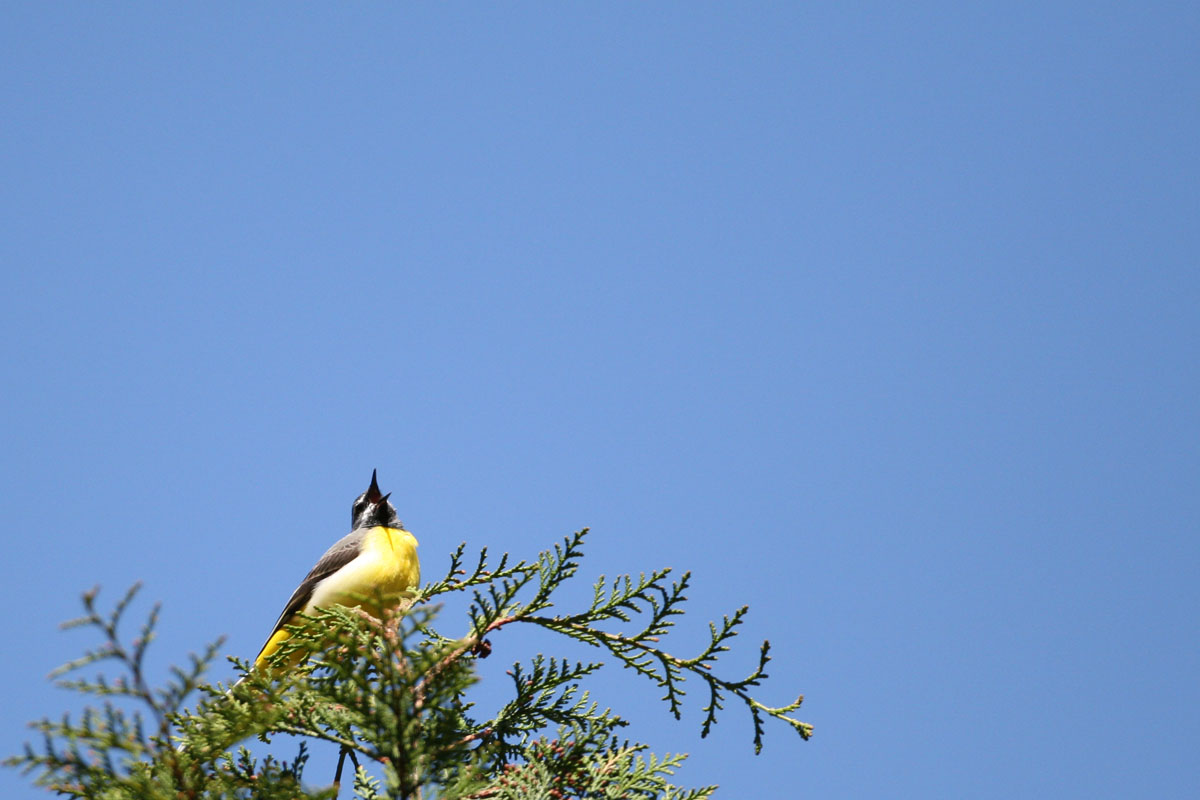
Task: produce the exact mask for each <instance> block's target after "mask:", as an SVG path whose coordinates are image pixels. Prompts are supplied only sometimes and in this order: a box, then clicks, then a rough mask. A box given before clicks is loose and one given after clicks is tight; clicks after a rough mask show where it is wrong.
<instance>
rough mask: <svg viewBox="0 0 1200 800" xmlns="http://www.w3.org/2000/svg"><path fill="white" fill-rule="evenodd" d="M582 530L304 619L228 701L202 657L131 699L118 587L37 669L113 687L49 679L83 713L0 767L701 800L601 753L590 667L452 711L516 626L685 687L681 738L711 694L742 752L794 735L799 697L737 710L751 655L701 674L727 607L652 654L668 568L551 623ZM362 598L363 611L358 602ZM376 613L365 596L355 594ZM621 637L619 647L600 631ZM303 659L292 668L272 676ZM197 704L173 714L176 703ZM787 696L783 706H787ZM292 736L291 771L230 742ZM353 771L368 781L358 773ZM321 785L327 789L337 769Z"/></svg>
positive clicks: (667, 759) (625, 745) (670, 689)
mask: <svg viewBox="0 0 1200 800" xmlns="http://www.w3.org/2000/svg"><path fill="white" fill-rule="evenodd" d="M586 534H587V531H586V530H584V531H580V532H578V533H576V534H574V535H572V536H570V537H567V538H566V539H565V540H564V541H563V542H562V543H561V544H559V545H556V546H555V547H554V548H552V549H551V550H548V551H545V552H543V553H541V554H540V555H539V557H538V558H537V559H536V560H534V561H532V562H525V561H521V562H517V563H515V564H510V563H509V559H508V557H507V555H505V556H504V557H503V558H501V559H500V562H499V563H498V564H497V565H495V566H494V567H491V566H489V564H488V562H487V552H486V550H485V551H484V552H483V553H481V554H480V557H479V560H478V562H477V563H476V564H475V566H474V567H473V568H472V569H470V570H467V569H464V560H463V550H464V548H463V546H461V545H460V546H459V548H458V549H457V550H456V551H455V552H454V553H453V554H452V556H451V564H450V568H449V570H448V571H447V573H446V576H445V577H444V578H443V579H441V580H439V581H436V582H434V583H431V584H428V585H427V586H425V587H424V589H423V590H422V591H421V592H420V593H419V594H418V595H417V596H416V597H415V598H409V599H407V600H405V601H404V602H401V603H396V602H395V601H393V602H392V603H379V604H378V605H377V607H379V606H383V607H386V606H388V605H391V606H393V607H394V608H395V610H394V611H393V612H390V613H388V614H386V615H385V616H384V617H383V618H382V619H377V618H374V617H372V616H370V615H368V614H366V613H364V612H363V611H361V610H359V609H357V608H345V607H342V606H336V607H333V608H328V609H322V610H320V611H318V612H317V613H316V614H314V615H313V616H312V617H311V618H306V619H304V620H302V621H301V623H300V624H298V625H295V626H293V627H291V629H290V630H291V631H292V637H291V638H290V639H289V640H288V641H287V643H286V644H285V645H284V647H282V648H281V649H280V651H279V652H278V653H277V654H276V655H275V656H273V659H272V664H273V666H274V667H276V669H275V670H274V671H272V670H260V671H254V670H250V669H249V665H248V664H246V663H245V662H241V661H238V660H236V659H232V660H233V662H234V663H235V664H236V665H237V666H238V668H239V669H240V670H241V672H242V673H243V675H244V677H243V678H242V680H240V681H238V682H237V683H236V684H234V685H233V686H231V687H226V686H224V685H220V684H218V685H217V686H215V687H213V686H209V685H207V684H204V683H202V680H201V679H202V676H203V674H204V673H205V671H206V670H207V668H208V666H209V664H210V663H211V662H212V661H213V659H214V658H215V657H216V654H217V651H218V648H219V647H220V644H221V643H220V642H216V643H214V644H212V645H210V646H209V647H208V648H207V649H206V650H205V651H204V653H203V654H201V655H199V656H193V657H192V659H191V663H190V664H189V666H188V668H186V669H179V668H172V670H171V673H170V677H169V678H168V679H167V681H166V683H165V684H164V685H163V686H161V687H157V688H152V687H151V686H149V685H148V683H147V680H146V677H145V671H144V659H145V654H146V648H147V646H148V645H149V643H150V642H151V641H152V639H153V638H154V626H155V623H156V622H157V619H158V609H157V607H156V608H155V609H154V610H153V611H152V612H151V614H150V618H149V620H148V621H147V623H146V625H145V626H144V627H143V628H142V630H141V633H140V635H139V636H138V637H137V638H136V639H134V640H133V642H132V643H130V644H128V645H126V644H124V643H123V640H122V638H121V636H120V633H119V631H118V626H119V625H120V622H121V620H122V616H123V615H124V613H125V611H126V610H127V608H128V606H129V603H130V601H131V600H132V599H133V597H134V595H135V593H136V591H137V589H138V587H137V586H135V587H133V588H132V589H131V590H130V591H129V592H128V593H127V594H126V595H125V596H124V597H123V598H122V599H121V600H120V601H119V602H118V603H117V604H116V606H115V608H114V609H113V610H112V612H110V613H109V614H107V615H102V614H101V613H99V612H98V611H97V610H96V605H95V602H96V592H95V590H93V591H91V592H88V593H86V594H85V595H84V597H83V602H84V608H85V611H86V614H85V615H84V616H83V617H81V618H79V619H77V620H72V621H71V622H70V623H67V627H78V626H90V627H92V628H95V629H97V630H98V631H99V632H100V633H101V635H102V636H103V638H104V643H103V644H102V645H101V646H100V647H99V648H97V649H95V650H91V651H88V652H87V653H85V655H84V656H83V657H82V658H80V659H77V660H75V661H72V662H71V663H69V664H67V665H65V666H64V667H62V668H60V669H59V670H56V672H55V673H54V676H55V677H58V676H61V675H65V674H68V673H70V674H73V675H79V674H80V673H81V671H82V670H84V669H86V668H91V667H94V666H97V665H101V664H103V663H105V662H115V663H116V664H117V665H118V666H119V668H120V669H121V671H122V675H121V676H120V677H118V678H116V679H114V680H111V681H110V680H109V679H107V678H105V677H104V676H103V675H96V676H94V677H82V678H78V677H76V678H72V679H70V680H62V681H60V684H61V685H63V686H65V687H67V688H70V689H73V690H75V691H77V692H80V693H83V694H85V695H89V696H92V697H94V698H97V700H98V702H100V704H101V706H100V708H99V709H94V708H89V709H88V710H86V711H85V712H84V713H83V715H82V716H81V717H79V718H78V719H72V718H70V717H68V716H64V717H63V718H62V720H61V721H57V722H55V721H50V720H48V719H46V720H42V721H41V722H38V723H35V724H34V727H35V728H36V729H37V730H38V731H40V732H41V734H42V742H41V747H40V748H35V747H34V746H33V745H26V747H25V752H24V754H22V755H19V756H15V757H13V758H10V759H8V761H7V762H6V764H8V765H10V766H16V767H18V768H21V769H23V770H25V771H26V772H27V773H33V774H34V776H35V777H34V781H35V783H36V784H37V785H39V786H42V787H45V788H47V789H50V790H52V791H55V792H59V793H61V794H65V795H68V796H71V797H86V798H111V799H112V800H120V799H123V798H130V799H132V798H139V799H145V800H157V798H162V799H163V800H167V798H171V800H176V799H177V798H249V797H255V798H267V800H272V799H273V798H284V797H287V798H297V797H301V798H322V797H323V798H329V797H335V796H336V795H337V793H338V789H339V786H338V783H337V780H335V783H334V785H332V786H329V787H327V788H324V789H320V790H316V789H312V788H305V786H304V784H303V773H304V767H305V764H306V762H307V749H306V744H305V742H307V741H310V740H316V741H324V742H329V743H331V744H333V745H337V746H338V747H339V748H340V749H341V752H342V753H343V757H346V756H348V757H349V758H350V759H351V761H352V762H353V764H354V765H355V766H354V771H353V773H352V774H353V789H354V793H355V796H356V797H360V798H364V799H366V798H385V797H386V798H420V797H430V798H433V797H436V798H444V799H445V800H467V799H468V798H497V799H499V800H509V799H511V800H519V799H525V800H529V799H532V798H566V797H588V798H629V797H636V798H680V799H682V798H689V799H690V798H702V797H708V796H710V795H711V794H712V792H713V791H714V789H715V787H704V788H700V789H695V790H690V791H686V790H683V789H680V788H678V787H676V786H674V785H673V784H672V783H671V780H672V778H673V774H674V772H675V770H676V769H677V768H678V767H679V765H680V764H681V763H682V762H683V760H684V758H685V756H682V755H668V756H662V757H659V756H655V755H653V754H650V753H648V752H647V750H646V746H645V745H641V744H634V743H630V742H628V741H623V740H621V739H620V738H619V737H618V736H617V735H616V732H617V730H618V729H620V728H622V727H624V726H625V724H626V723H625V721H624V720H623V719H621V718H620V717H619V716H618V715H617V714H616V713H614V712H613V711H612V710H611V709H608V708H601V706H600V705H599V703H598V702H596V701H594V700H592V698H591V697H590V695H589V694H588V692H587V691H586V690H585V689H583V687H582V683H583V682H584V681H586V679H587V677H588V676H589V675H591V674H592V673H594V672H596V671H597V670H599V669H602V668H603V667H604V663H602V662H599V661H597V662H572V661H570V660H566V659H562V658H558V657H554V656H545V655H542V654H540V653H539V654H536V655H534V656H532V657H531V658H529V659H528V660H526V661H524V662H517V663H515V664H513V666H512V669H511V670H510V672H509V675H510V676H511V678H512V694H511V698H510V699H509V700H508V701H507V702H506V703H505V704H504V705H503V706H501V707H500V708H499V709H498V710H496V711H495V712H494V713H490V714H484V715H481V716H477V714H478V712H477V711H476V709H475V708H474V707H473V705H472V703H471V702H470V701H469V699H468V697H467V695H468V692H469V689H470V687H471V685H472V684H473V683H474V682H475V664H476V661H477V659H479V658H485V657H487V655H488V654H489V653H490V651H491V639H490V638H489V637H495V636H498V635H500V634H501V632H502V631H503V629H505V628H506V627H510V626H513V625H518V624H526V625H533V626H536V627H538V628H541V629H543V630H547V631H550V632H552V633H556V634H560V635H562V636H565V637H568V638H570V639H574V640H577V641H579V642H582V643H583V644H585V645H588V646H590V647H593V648H598V649H600V650H601V651H603V652H604V653H605V654H607V656H609V657H610V658H611V660H612V663H615V664H619V665H622V666H624V667H628V668H630V669H632V670H634V671H635V672H636V673H638V674H640V675H643V676H645V677H646V678H648V679H649V680H651V681H653V682H654V683H655V684H656V685H658V686H659V687H660V688H661V689H662V690H663V692H664V695H663V699H664V701H665V702H666V704H667V707H668V709H669V710H670V711H671V712H672V713H673V714H674V715H675V716H676V718H679V716H680V712H681V710H682V708H683V703H684V700H685V698H686V694H687V693H686V691H685V684H686V683H687V681H688V680H696V681H699V682H700V684H701V685H702V686H703V687H704V688H705V689H706V690H707V691H706V696H707V702H706V704H705V705H704V706H703V707H702V710H703V712H704V718H703V721H702V723H701V731H700V732H701V735H702V736H704V735H707V734H708V732H709V731H710V730H711V728H712V725H713V724H714V723H715V722H716V719H717V714H718V712H720V711H721V710H722V709H723V708H724V704H725V702H726V701H727V700H728V699H729V698H734V699H736V700H737V701H740V702H741V704H742V705H744V706H745V707H746V709H747V711H748V713H749V716H750V719H751V721H752V724H753V732H754V733H753V744H754V749H755V751H756V752H757V751H758V750H759V749H761V747H762V738H763V735H764V729H765V722H766V720H767V719H768V718H774V719H778V720H780V721H782V722H783V723H785V724H786V725H787V726H788V727H790V728H791V729H792V730H794V731H795V732H797V733H798V734H799V735H800V736H801V737H803V738H805V739H807V738H808V737H809V736H810V735H811V732H812V729H811V727H810V726H809V725H807V724H805V723H802V722H800V721H798V720H796V719H795V718H793V717H792V716H790V714H791V713H792V712H793V711H794V710H795V709H797V708H798V707H799V705H800V699H797V700H796V701H795V702H794V703H790V704H788V705H784V706H780V707H771V706H767V705H765V704H763V703H761V702H759V701H758V700H756V699H755V698H754V697H753V696H752V695H751V694H750V691H751V690H752V689H756V688H757V687H759V686H760V685H761V683H762V681H763V680H764V679H765V678H766V677H767V675H766V672H765V667H766V665H767V662H768V661H769V660H770V657H769V655H768V649H769V648H768V644H767V643H766V642H764V643H763V644H762V647H761V649H760V653H759V661H758V666H757V667H756V668H755V669H754V671H753V672H751V674H750V675H749V676H747V677H745V678H743V679H741V680H732V679H727V678H722V677H719V676H718V675H717V674H715V670H714V666H715V665H716V662H717V659H718V657H719V656H720V654H721V653H723V652H726V651H727V650H728V649H729V646H730V641H731V639H732V638H733V637H734V636H736V634H737V629H738V627H739V626H740V625H741V624H742V621H743V619H744V617H745V614H746V609H745V608H741V609H739V610H738V611H736V612H735V613H734V614H733V615H731V616H728V617H726V618H724V619H723V620H722V622H721V624H719V625H716V624H710V634H711V635H710V641H709V643H708V644H707V646H706V647H704V648H703V649H702V650H701V652H700V653H698V654H696V655H694V656H692V657H691V658H680V657H678V656H675V655H672V654H670V653H668V652H667V651H666V650H664V649H662V648H661V647H660V644H659V643H660V640H661V639H662V638H663V637H664V636H666V635H667V634H668V633H669V632H670V630H671V628H672V626H673V625H674V623H675V618H676V617H678V616H679V615H681V614H682V613H683V610H682V604H683V602H684V600H685V597H684V592H685V591H686V589H687V586H688V579H689V576H688V575H687V574H686V573H685V574H684V575H682V576H681V577H680V578H679V579H678V580H676V581H673V582H672V581H671V580H670V570H659V571H657V572H653V573H651V574H649V575H641V576H639V577H637V578H636V579H635V578H632V577H631V576H628V575H625V576H621V577H619V578H617V579H616V580H613V581H612V582H609V581H608V580H606V579H605V578H604V577H603V576H601V578H600V579H599V580H597V581H596V583H595V586H594V591H593V597H592V600H591V602H590V604H588V606H587V607H586V608H584V609H582V610H577V611H573V612H561V611H560V612H558V613H555V612H556V609H555V606H554V603H553V600H552V596H553V594H554V592H555V591H556V590H557V589H558V588H559V587H560V586H562V585H563V584H564V583H565V582H566V581H568V580H569V579H570V578H572V577H573V576H574V575H575V574H576V572H577V571H578V568H579V563H580V559H581V558H582V555H583V552H582V545H583V542H584V539H585V536H586ZM459 592H463V593H468V595H469V597H470V598H471V601H470V605H469V609H468V612H467V616H468V626H467V630H466V632H465V635H463V636H462V637H460V638H452V637H448V636H445V635H443V634H442V633H439V632H438V631H437V630H436V629H435V622H436V614H437V606H436V605H435V604H434V603H433V602H431V601H433V600H434V599H435V598H438V597H440V596H442V595H448V594H451V593H459ZM366 599H367V598H364V600H366ZM375 600H376V601H377V602H378V600H379V599H378V598H375ZM619 624H625V625H631V626H633V629H634V632H633V633H624V632H621V631H613V630H610V629H609V627H610V626H613V625H619ZM299 656H303V657H304V660H303V661H302V662H301V663H300V665H299V666H294V667H287V665H289V664H291V663H292V662H293V661H295V660H296V658H297V657H299ZM198 696H199V700H198V702H197V703H196V705H195V707H194V708H191V709H189V708H185V706H184V704H185V702H187V701H189V699H195V698H197V697H198ZM801 699H802V698H801ZM280 733H287V734H295V735H298V736H300V737H303V738H302V739H301V745H300V750H299V752H298V754H297V756H296V758H294V759H293V760H292V761H290V762H287V761H278V760H276V759H275V758H273V757H271V756H267V757H263V758H258V757H256V756H254V755H253V754H252V753H251V752H250V751H249V750H247V749H246V748H245V747H242V746H239V745H238V742H240V741H243V740H245V739H247V738H249V737H251V736H257V737H259V738H260V739H262V740H263V741H266V742H270V740H271V737H272V736H273V735H275V734H280ZM367 765H374V768H373V769H372V770H371V771H368V770H367V769H366V766H367ZM337 777H338V779H340V777H341V768H340V767H339V773H338V776H337Z"/></svg>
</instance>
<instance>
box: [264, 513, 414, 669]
mask: <svg viewBox="0 0 1200 800" xmlns="http://www.w3.org/2000/svg"><path fill="white" fill-rule="evenodd" d="M420 582H421V564H420V562H419V561H418V560H417V539H416V537H415V536H413V535H412V534H411V533H409V532H408V531H406V530H403V529H401V528H382V527H380V528H371V529H370V530H369V531H367V534H366V536H364V537H363V541H362V549H361V551H360V552H359V554H358V556H357V557H356V558H355V559H354V560H353V561H351V562H350V563H348V564H346V565H345V566H344V567H342V568H341V569H339V570H338V571H337V572H335V573H334V574H332V575H330V576H329V577H328V578H326V579H325V580H323V581H321V582H320V583H319V584H317V586H316V588H315V589H314V590H313V593H312V597H310V598H309V600H308V602H307V603H306V604H305V606H304V609H303V613H305V614H310V613H312V611H313V610H314V609H318V608H328V607H329V606H334V605H343V606H362V607H363V609H364V610H365V611H367V612H368V613H371V614H373V615H375V616H379V615H380V614H381V613H382V611H383V608H381V607H380V606H381V604H382V606H383V607H394V606H395V605H397V604H399V603H400V602H402V600H403V598H404V597H405V596H408V595H410V594H411V593H412V590H414V589H416V588H417V586H418V585H419V584H420ZM290 635H291V634H289V633H288V631H287V630H286V629H285V628H280V629H279V630H278V631H276V632H275V634H274V635H273V636H272V637H271V639H270V641H268V642H267V644H266V645H265V646H264V647H263V649H262V652H261V653H259V654H258V658H256V659H255V660H254V666H255V667H256V668H262V667H263V666H264V665H265V664H266V662H267V660H268V659H269V658H270V657H271V655H272V654H273V653H274V652H275V651H276V650H278V649H279V647H280V645H282V644H283V643H284V642H285V641H287V639H288V636H290ZM299 660H300V658H299V657H298V658H297V659H296V661H299Z"/></svg>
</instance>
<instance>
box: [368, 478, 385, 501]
mask: <svg viewBox="0 0 1200 800" xmlns="http://www.w3.org/2000/svg"><path fill="white" fill-rule="evenodd" d="M381 499H385V498H384V497H383V492H381V491H379V482H378V481H377V480H376V479H375V470H371V485H370V486H369V487H368V488H367V502H368V503H378V502H379V501H380V500H381Z"/></svg>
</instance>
